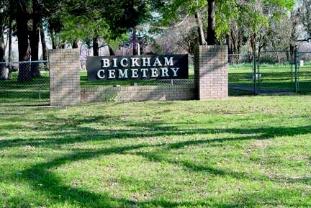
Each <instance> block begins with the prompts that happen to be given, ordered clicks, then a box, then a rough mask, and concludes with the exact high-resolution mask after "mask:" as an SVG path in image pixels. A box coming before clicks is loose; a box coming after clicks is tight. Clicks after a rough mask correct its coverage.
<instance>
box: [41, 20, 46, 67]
mask: <svg viewBox="0 0 311 208" xmlns="http://www.w3.org/2000/svg"><path fill="white" fill-rule="evenodd" d="M40 38H41V47H42V59H43V60H45V61H46V60H47V59H48V55H47V54H48V51H47V47H46V40H45V33H44V29H43V26H42V23H41V24H40Z"/></svg>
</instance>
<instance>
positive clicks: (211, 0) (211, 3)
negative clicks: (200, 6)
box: [207, 0, 217, 45]
mask: <svg viewBox="0 0 311 208" xmlns="http://www.w3.org/2000/svg"><path fill="white" fill-rule="evenodd" d="M207 4H208V26H207V44H208V45H216V44H217V41H216V31H215V0H207Z"/></svg>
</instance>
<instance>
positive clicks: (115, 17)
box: [59, 0, 149, 55]
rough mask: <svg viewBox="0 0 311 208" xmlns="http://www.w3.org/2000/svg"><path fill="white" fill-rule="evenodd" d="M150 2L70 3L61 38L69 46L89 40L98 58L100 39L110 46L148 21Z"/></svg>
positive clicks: (87, 0) (63, 16) (72, 0)
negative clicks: (79, 41)
mask: <svg viewBox="0 0 311 208" xmlns="http://www.w3.org/2000/svg"><path fill="white" fill-rule="evenodd" d="M148 9H149V7H148V2H147V1H141V0H131V1H128V0H112V1H109V2H107V1H101V0H83V1H82V0H69V1H66V2H64V3H63V6H62V10H61V12H60V14H59V16H60V18H61V21H62V23H63V25H62V28H61V37H62V38H63V39H64V40H66V41H67V42H73V41H76V40H85V39H89V40H92V41H93V49H94V55H98V39H99V38H102V39H104V40H105V41H106V42H108V43H109V41H110V40H114V39H116V38H118V37H120V36H121V35H122V34H123V33H125V32H127V31H128V30H129V29H132V30H134V29H135V26H136V25H138V24H139V23H140V22H142V21H143V20H145V19H146V18H148V16H149V10H148Z"/></svg>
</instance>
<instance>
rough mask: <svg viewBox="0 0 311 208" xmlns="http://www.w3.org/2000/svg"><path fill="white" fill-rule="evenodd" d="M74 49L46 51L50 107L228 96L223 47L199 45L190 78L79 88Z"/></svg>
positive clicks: (78, 70)
mask: <svg viewBox="0 0 311 208" xmlns="http://www.w3.org/2000/svg"><path fill="white" fill-rule="evenodd" d="M79 58H80V57H79V50H78V49H56V50H50V51H49V65H50V104H51V106H69V105H77V104H79V103H80V102H83V103H87V102H100V101H122V102H128V101H145V100H193V99H199V100H207V99H223V98H227V97H228V50H227V46H200V47H199V48H198V49H197V51H196V54H195V58H194V68H195V75H194V77H195V78H194V80H193V79H189V80H175V81H174V82H175V84H168V83H159V84H157V85H156V86H116V87H114V86H105V87H103V86H97V87H84V88H82V89H81V87H80V59H79Z"/></svg>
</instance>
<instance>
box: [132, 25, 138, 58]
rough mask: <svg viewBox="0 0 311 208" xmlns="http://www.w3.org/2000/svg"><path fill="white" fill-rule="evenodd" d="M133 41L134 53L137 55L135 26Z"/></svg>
mask: <svg viewBox="0 0 311 208" xmlns="http://www.w3.org/2000/svg"><path fill="white" fill-rule="evenodd" d="M132 43H133V55H134V56H135V55H137V54H138V51H137V36H136V28H133V35H132Z"/></svg>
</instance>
